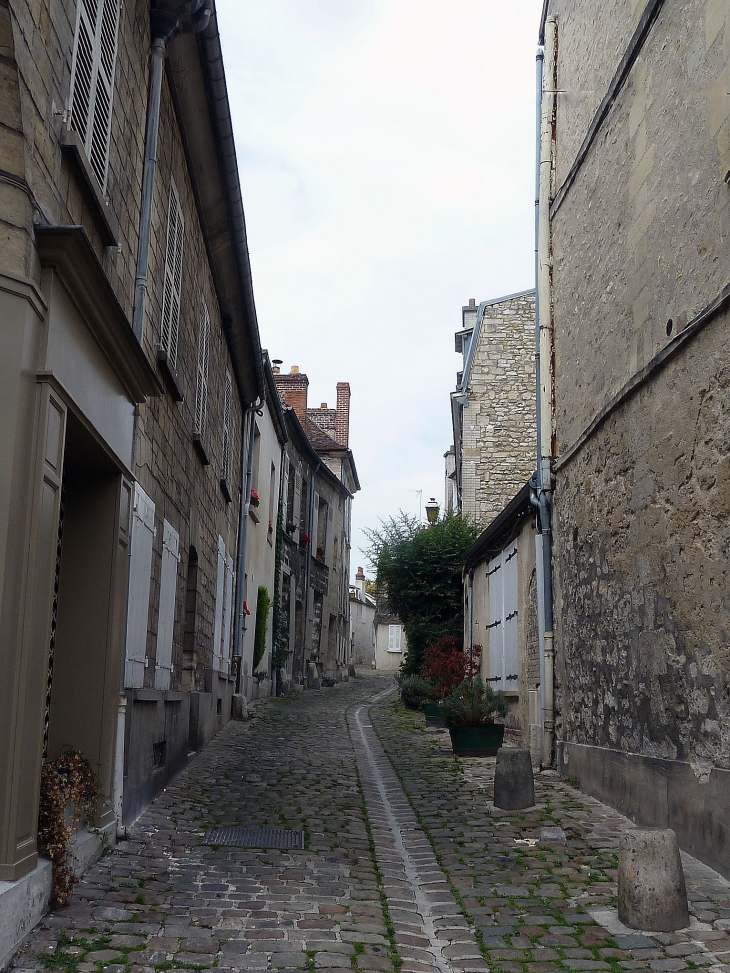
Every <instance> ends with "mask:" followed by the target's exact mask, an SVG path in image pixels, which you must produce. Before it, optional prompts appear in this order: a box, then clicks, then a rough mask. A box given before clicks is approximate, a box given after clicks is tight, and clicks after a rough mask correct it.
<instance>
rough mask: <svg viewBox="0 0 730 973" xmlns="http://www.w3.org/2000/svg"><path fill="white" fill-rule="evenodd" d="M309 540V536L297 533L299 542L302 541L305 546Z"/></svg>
mask: <svg viewBox="0 0 730 973" xmlns="http://www.w3.org/2000/svg"><path fill="white" fill-rule="evenodd" d="M311 539H312V538H311V537H310V536H309V534H304V533H303V532H302V531H300V532H299V540H300V541H304V543H305V544H308V543H309V542H310V541H311Z"/></svg>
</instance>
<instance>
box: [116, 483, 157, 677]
mask: <svg viewBox="0 0 730 973" xmlns="http://www.w3.org/2000/svg"><path fill="white" fill-rule="evenodd" d="M154 537H155V505H154V503H153V501H152V500H151V499H150V497H148V496H147V494H146V493H145V492H144V490H143V489H142V487H141V486H140V485H139V483H135V485H134V514H133V517H132V537H131V547H130V551H129V557H130V564H129V594H128V596H127V647H126V649H127V651H126V666H125V679H124V685H125V686H126V687H128V688H130V689H141V688H142V687H143V686H144V670H145V659H146V656H147V616H148V615H149V610H150V579H151V577H152V543H153V541H154Z"/></svg>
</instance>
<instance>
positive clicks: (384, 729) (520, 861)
mask: <svg viewBox="0 0 730 973" xmlns="http://www.w3.org/2000/svg"><path fill="white" fill-rule="evenodd" d="M377 713H378V716H379V717H380V718H381V719H382V723H383V726H381V725H378V722H376V720H375V719H372V718H371V722H372V725H373V728H374V729H375V732H376V734H377V736H378V738H379V740H380V742H381V744H382V745H383V749H384V751H385V753H386V755H387V756H388V759H389V761H390V763H391V765H392V767H393V770H394V772H395V774H396V776H397V777H398V779H399V781H400V783H401V786H402V787H403V790H404V792H405V793H406V796H407V797H408V800H409V803H410V804H411V807H412V808H413V811H414V814H415V816H416V819H417V820H418V822H419V824H420V825H421V828H422V829H423V831H424V834H425V835H426V837H427V838H428V840H429V842H430V844H431V847H432V848H433V851H434V855H435V856H436V860H437V861H438V863H439V866H440V867H441V869H442V870H443V872H444V874H445V876H446V878H447V881H448V883H449V886H450V888H451V891H452V894H453V895H454V898H455V900H456V902H457V903H458V905H459V908H460V910H461V913H462V915H463V917H464V918H465V919H466V920H467V921H468V922H469V923H470V925H472V926H475V938H476V940H477V942H478V944H479V947H480V950H481V952H482V955H483V956H484V959H485V961H486V963H487V964H488V966H489V969H490V970H491V971H492V973H501V971H502V969H503V968H502V967H501V965H500V962H499V961H497V960H494V959H491V958H490V948H489V947H488V946H487V945H486V944H485V941H484V936H483V935H482V932H481V930H480V929H479V927H478V926H477V925H476V923H475V920H474V917H473V916H472V915H471V913H470V912H469V910H468V909H467V908H466V907H465V904H464V902H463V899H462V893H461V892H460V891H459V889H458V888H457V887H456V885H455V883H454V881H453V878H452V875H451V872H450V870H449V866H448V862H447V861H446V859H445V857H444V855H443V854H442V851H443V850H446V851H447V853H448V851H449V848H453V845H454V843H455V841H454V838H453V837H452V836H449V835H448V834H447V833H445V831H444V829H443V827H441V821H440V820H439V819H444V818H446V819H447V821H451V822H453V826H452V829H451V831H452V835H453V834H454V833H457V835H458V838H462V837H463V836H464V831H463V830H461V829H460V826H462V827H463V826H464V825H470V824H471V822H470V820H469V818H468V817H467V816H465V815H464V812H463V811H462V816H459V815H458V804H456V800H457V799H458V795H457V794H456V793H455V791H454V788H455V786H456V785H457V783H458V782H460V781H462V780H463V777H462V765H461V762H460V761H459V762H458V763H457V762H456V761H448V762H447V761H446V760H445V759H444V758H443V756H442V753H436V752H435V751H436V750H437V748H436V746H435V745H434V744H432V743H430V741H429V745H428V750H430V751H431V752H430V753H429V752H424V753H423V761H428V767H427V769H426V775H425V778H424V779H423V780H421V779H419V775H418V770H419V764H418V759H417V758H418V756H419V754H418V749H419V747H418V746H417V747H408V746H407V745H405V746H404V740H403V736H405V735H406V734H407V733H408V732H410V731H412V730H413V729H416V727H414V725H413V724H414V720H413V719H412V718H411V719H409V720H404V719H403V718H402V716H401V713H400V712H398V711H397V710H396V708H395V707H389V708H388V709H386V708H385V707H382V708H379V709H378V711H377ZM372 715H373V714H372V713H371V717H372ZM409 724H410V725H409ZM394 737H395V738H399V740H398V743H397V745H396V746H395V747H394V749H393V752H394V753H399V754H401V753H408V754H409V762H408V768H407V771H408V774H409V777H408V779H407V780H406V779H405V778H404V775H403V774H402V773H401V769H400V768H399V767H398V766H397V764H396V761H395V760H394V758H393V757H392V756H391V750H390V749H389V748H388V746H387V743H388V742H389V741H390V742H392V741H393V738H394ZM421 742H422V741H420V740H419V741H418V743H419V746H420V745H421ZM424 749H425V748H424ZM444 772H445V773H446V777H447V778H448V777H451V778H452V781H450V782H449V784H448V785H447V786H448V799H449V800H450V801H451V803H452V806H453V807H454V811H453V813H452V812H451V811H449V812H443V811H441V810H439V809H438V808H436V807H435V805H436V804H437V803H438V797H436V798H434V795H433V794H432V793H431V791H432V790H433V788H432V786H431V785H432V784H433V782H434V780H438V779H439V777H441V775H442V774H444ZM441 779H442V780H444V778H443V777H441ZM441 796H442V797H443V798H444V799H447V798H446V795H441ZM472 797H473V795H472ZM419 801H423V802H425V803H426V807H427V814H428V817H429V818H430V820H432V821H438V823H439V829H438V834H439V836H440V841H441V843H442V844H443V843H446V842H448V844H447V846H446V849H443V848H442V847H441V845H440V844H439V839H438V838H437V837H436V835H434V834H432V833H431V831H430V830H429V826H428V821H427V820H426V819H425V817H424V815H423V814H421V813H420V808H419V807H418V806H417V802H419ZM471 803H472V804H474V803H475V802H474V800H473V799H472V801H471ZM565 803H566V804H568V807H567V808H563V806H562V804H563V802H561V801H559V800H558V801H557V802H556V801H554V800H551V799H550V798H548V800H547V801H546V802H545V804H544V806H543V807H542V808H541V809H540V814H539V817H538V821H537V823H538V824H542V823H544V822H550V823H551V824H553V823H554V824H560V820H561V819H560V816H559V815H560V812H561V811H563V810H565V811H567V812H568V813H569V812H570V811H575V810H580V809H581V807H582V806H581V805H580V804H579V803H578V802H577V801H572V800H571V801H567V802H565ZM475 806H476V805H475ZM471 810H472V811H473V810H474V808H472V809H471ZM444 823H446V822H444ZM462 844H463V842H462ZM480 856H488V859H489V861H488V862H487V863H483V864H482V867H481V870H480V874H482V875H484V874H488V875H495V874H498V873H500V872H502V871H503V868H504V865H505V864H506V862H503V861H502V860H501V859H500V863H499V867H495V866H496V865H497V862H496V860H495V855H494V849H493V848H490V845H489V843H488V842H485V844H484V850H483V851H482V852H480V853H477V854H476V855H475V854H474V852H470V853H468V856H467V858H464V857H457V856H455V855H454V854H453V852H451V853H450V858H451V859H452V861H453V860H455V861H456V862H457V864H458V866H459V867H460V870H463V868H467V867H472V868H474V867H475V866H474V862H473V859H474V858H475V857H476V858H479V857H480ZM497 857H499V856H497ZM505 857H506V856H502V858H505ZM579 857H580V856H578V855H577V854H573V853H571V854H568V851H567V849H565V851H564V852H562V851H561V852H560V853H558V852H557V850H556V849H555V848H554V847H552V846H550V845H544V846H538V849H536V850H535V851H532V853H531V854H530V855H528V854H526V853H525V852H524V851H522V850H520V851H519V852H517V851H516V852H515V854H514V855H513V856H510V860H511V861H512V862H513V864H514V866H515V867H516V870H517V871H518V872H519V873H522V875H525V874H529V871H530V859H531V860H532V861H535V862H540V863H541V864H542V865H543V868H542V869H541V871H542V873H543V874H544V875H545V876H546V877H548V876H552V875H553V871H554V868H553V866H554V865H561V864H563V863H564V861H565V860H570V861H574V860H576V859H577V858H579ZM582 857H583V861H585V859H589V860H590V865H589V866H586V865H585V864H584V865H583V866H582V867H583V868H584V869H587V871H588V876H586V877H584V879H583V886H584V887H590V886H593V885H595V884H597V883H598V882H601V881H602V882H607V881H608V880H610V879H612V878H613V879H614V880H615V876H612V875H611V872H612V871H614V872H615V867H616V860H615V859H616V856H615V855H614V854H613V853H611V852H608V851H605V852H604V850H603V849H598V850H596V851H593V852H591V851H589V850H588V849H586V853H585V854H584V855H583V856H582ZM561 859H562V860H561ZM472 881H473V882H474V887H476V880H475V876H472ZM553 884H555V885H557V886H558V888H559V889H560V892H561V895H562V896H563V898H562V899H561V900H560V901H561V903H564V902H566V900H568V901H569V899H570V895H571V890H570V889H569V888H568V886H567V885H566V883H565V882H563V881H560V882H554V880H553ZM573 891H575V890H573ZM527 897H528V898H531V899H535V900H536V901H540V902H542V903H543V906H544V909H545V914H546V915H549V916H551V917H552V921H551V922H550V923H549V924H541V925H542V927H543V928H546V929H547V928H549V927H550V925H556V926H564V927H566V935H569V936H570V938H571V939H573V940H574V941H575V945H576V946H581V947H582V948H585V949H587V950H589V951H590V953H591V956H592V957H593V958H594V959H596V960H600V961H602V962H604V963H606V964H607V966H608V967H609V969H610V970H611V973H621V971H622V970H623V967H622V966H621V965H620V961H619V959H618V957H617V956H609V955H606V954H605V952H604V953H603V955H601V951H605V950H608V949H616V943H615V941H614V940H612V939H611V938H610V937H608V936H605V938H604V939H602V940H601V941H600V942H598V943H590V944H586V945H583V943H582V941H581V940H582V936H583V934H584V932H585V930H586V929H593V930H596V929H599V928H600V927H598V926H596V925H595V924H594V923H593V922H592V921H591V920H590V919H589V917H588V916H587V915H586V923H585V925H583V924H582V923H575V922H574V923H573V926H571V927H570V928H571V932H570V933H568V931H567V929H568V927H569V924H568V922H567V921H566V919H565V916H564V914H563V911H562V909H561V908H560V906H559V904H558V903H557V902H556V901H555V900H554V899H552V898H550V897H546V896H540V895H539V886H538V888H537V889H535V890H533V889H532V888H531V889H530V890H529V891H528V895H527ZM504 898H505V901H506V902H507V904H508V906H509V907H510V908H511V909H512V910H514V909H516V908H517V907H518V904H517V902H516V899H515V898H514V897H511V896H510V897H504ZM475 899H476V901H477V903H478V904H479V906H480V908H485V907H486V904H487V900H488V897H487V896H485V895H482V896H477V897H475ZM571 909H572V910H573V912H574V913H576V914H579V913H583V909H582V908H580V907H578V906H573V905H571ZM527 922H529V917H528V918H527ZM525 925H526V922H525V920H524V919H522V918H520V920H519V921H518V923H517V925H516V926H515V927H514V932H513V933H512V934H510V935H507V936H504V937H503V940H504V944H505V946H504V947H500V948H511V946H512V942H513V939H514V938H515V937H516V936H519V935H520V930H521V929H522V928H523V927H524V926H525ZM540 940H541V937H540V936H537V935H535V936H531V937H529V941H530V944H531V945H530V947H528V948H525V949H523V951H522V954H523V955H522V956H521V957H520V966H521V968H522V970H523V971H525V973H526V971H527V969H528V967H527V964H528V963H531V962H535V961H536V955H535V952H534V950H535V949H536V948H537V947H538V946H539V945H540ZM553 948H554V950H555V954H556V957H557V958H556V959H554V960H553V961H552V962H554V963H555V965H556V968H558V969H560V970H565V971H567V970H568V969H569V967H568V966H567V962H566V961H567V959H568V958H567V957H566V955H565V948H564V947H562V946H556V947H553ZM626 958H628V954H627V955H626Z"/></svg>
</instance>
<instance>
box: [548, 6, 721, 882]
mask: <svg viewBox="0 0 730 973" xmlns="http://www.w3.org/2000/svg"><path fill="white" fill-rule="evenodd" d="M632 6H633V5H626V4H620V5H618V7H617V17H616V18H615V20H614V18H613V15H612V16H611V18H608V19H607V18H606V17H605V16H604V15H603V14H604V13H605V11H603V5H602V4H599V3H596V2H593V3H591V2H588V0H585V2H578V3H575V4H570V5H567V4H564V3H562V2H559V3H552V4H551V5H550V12H551V13H557V15H558V51H559V61H558V88H559V89H560V92H561V93H560V95H559V98H558V108H557V122H556V129H555V131H556V139H557V143H556V144H557V159H558V167H557V179H556V186H555V189H556V192H558V193H559V192H560V187H561V180H562V179H564V177H565V175H566V173H567V171H568V169H569V168H570V165H571V164H572V160H571V158H570V155H571V154H572V155H573V156H574V155H575V153H576V152H577V147H578V146H579V145H580V144H581V143H582V142H583V139H584V137H585V135H586V131H587V127H588V125H589V123H590V117H591V113H592V110H593V109H592V108H591V110H590V111H589V110H587V107H586V110H583V108H582V107H581V98H582V95H581V91H582V90H583V89H584V88H585V89H586V90H587V91H588V90H589V91H593V90H594V88H595V89H597V90H596V91H595V94H594V95H590V94H586V96H585V97H586V105H588V103H590V105H591V106H593V105H595V104H596V103H598V102H600V100H601V99H602V98H603V96H604V95H605V93H606V86H607V84H608V81H609V80H610V77H611V75H612V74H613V70H614V69H615V67H616V66H617V65H618V62H619V60H620V59H621V57H622V56H623V53H624V51H623V49H622V45H625V44H627V43H628V39H629V37H630V36H631V34H632V32H633V30H634V27H635V26H636V24H637V23H638V21H639V17H640V15H641V13H642V9H641V8H636V9H632ZM602 11H603V13H602ZM598 19H600V25H599V24H598ZM604 27H605V28H606V30H605V31H604V29H603V28H604ZM606 36H607V48H606V50H608V51H609V52H612V58H613V62H612V64H609V63H607V62H606V50H602V52H601V54H600V56H599V55H598V54H597V53H595V52H596V51H597V46H598V45H601V44H603V43H604V41H605V40H606ZM586 52H587V55H586ZM592 52H594V53H595V56H594V53H592ZM729 61H730V10H729V9H728V7H727V4H724V3H722V2H719V0H708V2H705V0H690V2H687V0H666V2H664V3H663V4H661V5H660V9H659V13H658V16H657V19H656V21H655V22H654V24H653V26H652V27H651V30H650V31H649V33H648V35H647V37H646V40H645V42H644V44H643V47H642V48H641V49H640V50H639V51H638V52H637V56H636V60H635V63H634V64H633V66H632V68H631V70H630V72H629V75H628V78H627V81H626V84H625V85H624V87H623V88H622V89H621V90H620V91H619V92H618V94H617V96H616V98H615V101H614V103H613V105H612V107H611V109H610V111H609V112H608V115H607V116H606V119H605V120H604V122H603V124H602V125H601V126H600V127H599V129H598V131H597V133H596V137H595V139H594V141H593V143H592V144H591V145H590V147H589V149H588V152H587V154H586V156H585V161H584V162H583V164H582V165H581V166H580V167H579V168H578V170H577V172H576V174H575V179H574V181H573V182H572V183H571V184H570V185H569V186H567V187H566V190H565V192H564V193H563V194H562V195H558V198H557V203H556V204H555V205H554V206H553V216H552V233H553V308H554V349H555V359H554V361H555V413H554V420H555V434H556V442H557V453H558V457H557V462H556V488H555V506H554V540H555V546H554V571H555V574H554V585H555V598H556V605H555V607H556V612H555V615H556V649H557V660H556V664H557V672H556V680H557V690H556V704H557V708H558V722H557V732H558V738H559V739H561V738H562V741H563V742H562V744H561V748H562V749H561V754H562V755H563V758H564V762H563V769H564V770H565V772H566V773H568V774H572V773H573V771H572V770H571V769H570V768H571V767H575V768H576V770H579V769H580V768H581V767H583V768H584V770H585V773H586V781H588V785H587V786H589V789H591V790H592V791H593V792H594V793H596V794H597V795H599V796H601V797H602V799H604V800H608V801H610V802H612V803H615V804H617V805H618V806H620V807H622V808H624V809H626V811H627V813H630V814H631V815H632V816H633V817H635V819H636V820H641V821H643V822H644V823H648V824H657V825H662V824H663V823H664V824H666V823H667V822H668V821H669V822H673V821H679V820H680V818H681V828H679V826H678V830H681V837H682V841H683V842H684V846H685V847H688V848H689V847H691V848H692V849H693V851H694V853H695V854H698V855H699V856H700V857H703V858H705V859H706V860H710V861H715V862H718V861H719V862H721V864H723V865H724V867H725V868H726V869H727V867H728V864H730V849H727V848H725V842H724V839H723V838H722V837H721V832H723V831H724V825H723V824H722V815H723V813H724V812H723V809H722V806H721V804H718V803H715V804H714V805H713V800H714V799H713V798H712V797H711V794H719V793H720V791H717V790H712V789H711V788H710V789H707V788H706V782H708V781H711V780H712V781H717V780H719V777H718V775H719V774H720V773H721V771H725V770H726V769H728V768H730V758H729V757H728V754H729V753H730V731H728V725H730V724H729V720H728V718H729V717H730V693H729V692H728V688H727V687H728V673H729V672H730V652H729V651H728V632H730V598H729V597H728V572H727V562H728V553H729V552H730V528H729V527H728V524H729V522H730V521H729V519H728V515H729V514H730V494H729V493H728V473H729V472H730V465H729V464H730V459H728V457H729V456H730V371H729V370H728V366H727V362H728V353H729V352H730V347H729V339H728V324H729V323H730V321H729V319H728V312H727V302H725V304H724V305H723V302H722V300H719V301H718V296H719V295H721V293H722V292H723V289H724V288H725V287H726V286H727V285H728V281H729V280H730V273H729V272H728V263H727V254H726V245H725V241H726V240H727V237H728V232H729V231H730V191H728V186H727V185H726V184H725V183H724V181H723V180H724V177H725V174H726V172H727V171H728V169H730V99H729V98H728V97H727V91H728V90H730V85H729V84H728V81H729V80H730V67H729ZM574 86H575V87H574ZM713 304H714V310H712V311H710V313H708V315H707V317H706V318H705V317H701V314H702V312H703V311H704V309H706V308H708V307H710V306H711V305H713ZM698 316H699V317H698ZM580 747H583V748H585V750H584V751H583V750H579V749H576V748H580ZM574 751H575V752H574ZM599 751H600V753H601V754H603V757H602V758H601V759H600V760H599V759H598V756H597V754H598V752H599ZM611 751H618V752H619V754H621V755H623V756H622V757H621V759H622V760H624V764H625V766H626V768H629V769H625V770H624V771H621V772H620V773H619V772H614V770H615V767H618V766H619V764H618V763H617V761H616V760H613V763H612V762H611V759H612V758H610V757H609V756H608V755H610V753H611ZM581 753H585V754H589V756H588V757H581V756H580V754H581ZM617 759H618V757H617ZM652 761H653V763H652ZM589 764H592V766H593V771H592V772H591V773H590V774H589V773H588V772H587V770H586V768H587V767H588V765H589ZM622 766H623V764H622ZM612 767H614V770H612V769H611V768H612ZM601 768H603V769H601ZM690 769H691V775H693V776H694V780H695V785H696V789H697V792H698V794H699V793H700V792H701V795H704V797H702V796H701V795H700V797H701V799H700V798H698V800H697V801H696V802H695V803H694V804H693V803H692V802H690V801H687V800H686V799H687V795H688V793H689V792H688V787H687V774H689V773H690ZM581 773H582V772H580V773H578V776H581ZM656 774H659V775H660V776H661V777H662V779H663V780H664V781H665V790H664V796H663V798H662V801H663V802H664V803H663V805H662V807H664V810H662V807H660V804H661V803H662V801H659V800H658V799H657V797H656V793H657V792H656V787H655V777H656ZM581 779H582V778H581ZM621 780H624V781H626V784H621ZM629 784H630V786H629ZM714 786H715V785H714V784H713V787H714ZM718 786H719V785H718ZM724 786H725V785H724V784H723V787H724ZM627 788H628V790H627ZM629 791H630V793H629ZM708 795H710V796H708ZM667 807H669V808H670V810H671V808H672V807H673V808H674V811H672V812H671V813H669V812H668V811H667ZM682 807H684V811H682V813H681V814H680V813H679V811H678V810H677V809H678V808H682ZM678 815H679V816H678ZM672 826H674V824H672ZM718 836H720V837H718Z"/></svg>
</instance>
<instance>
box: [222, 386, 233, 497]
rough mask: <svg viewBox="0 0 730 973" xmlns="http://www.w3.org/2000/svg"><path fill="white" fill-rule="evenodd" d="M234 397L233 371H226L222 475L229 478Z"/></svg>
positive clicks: (225, 478)
mask: <svg viewBox="0 0 730 973" xmlns="http://www.w3.org/2000/svg"><path fill="white" fill-rule="evenodd" d="M232 399H233V381H232V379H231V373H230V372H228V371H227V372H226V383H225V386H224V388H223V461H222V469H221V477H222V478H223V479H224V480H227V479H228V478H229V476H230V475H231V407H232Z"/></svg>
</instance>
